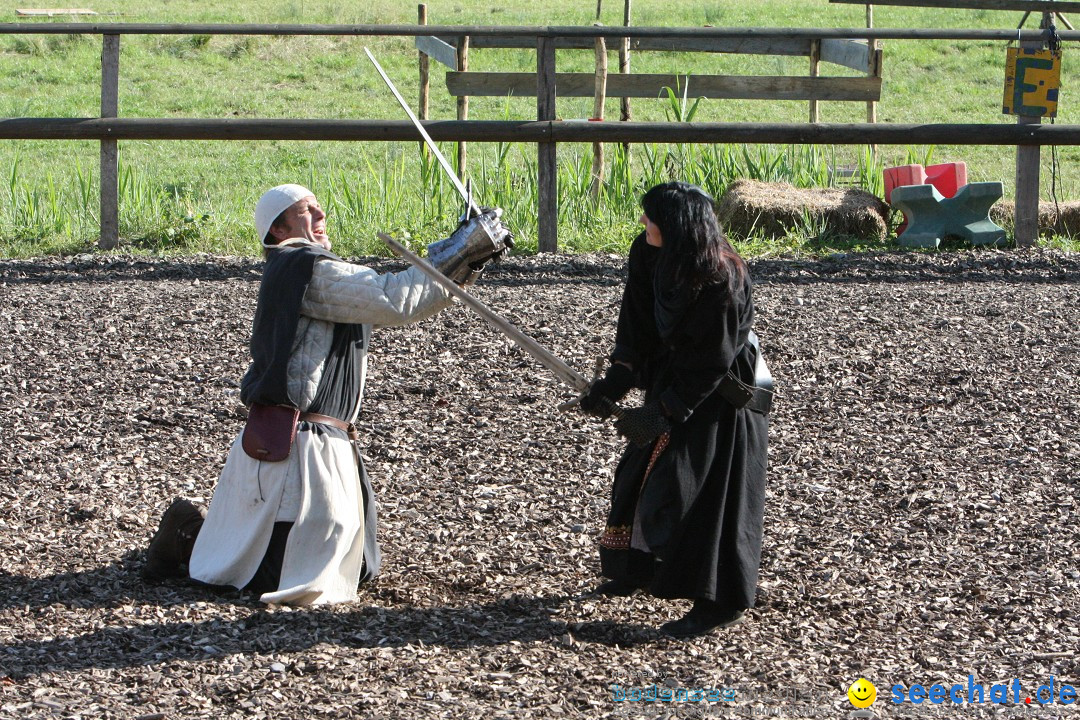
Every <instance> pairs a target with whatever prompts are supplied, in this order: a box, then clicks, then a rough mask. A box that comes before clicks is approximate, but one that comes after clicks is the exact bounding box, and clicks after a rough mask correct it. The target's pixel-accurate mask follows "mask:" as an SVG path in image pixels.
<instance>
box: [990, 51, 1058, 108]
mask: <svg viewBox="0 0 1080 720" xmlns="http://www.w3.org/2000/svg"><path fill="white" fill-rule="evenodd" d="M1060 88H1061V51H1060V50H1059V51H1057V52H1051V51H1050V50H1033V49H1027V48H1015V47H1011V48H1009V49H1008V55H1007V57H1006V60H1005V97H1004V99H1003V100H1002V103H1001V105H1002V107H1001V112H1003V113H1005V114H1006V115H1031V116H1034V117H1054V116H1056V115H1057V103H1058V90H1059V89H1060Z"/></svg>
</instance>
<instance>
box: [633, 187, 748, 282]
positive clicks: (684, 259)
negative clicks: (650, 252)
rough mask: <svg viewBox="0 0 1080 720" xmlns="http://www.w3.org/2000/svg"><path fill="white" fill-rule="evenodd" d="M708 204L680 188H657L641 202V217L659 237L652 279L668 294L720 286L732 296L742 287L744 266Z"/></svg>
mask: <svg viewBox="0 0 1080 720" xmlns="http://www.w3.org/2000/svg"><path fill="white" fill-rule="evenodd" d="M713 202H714V201H713V199H712V196H711V195H709V194H708V193H707V192H705V191H704V190H702V189H701V188H699V187H698V186H697V185H691V184H690V183H685V182H666V183H663V184H662V185H657V186H655V187H653V188H652V189H651V190H649V191H648V192H647V193H645V195H644V197H642V198H641V207H642V209H643V210H644V211H645V216H646V217H648V218H649V219H650V220H652V222H653V223H654V224H655V225H656V226H657V227H658V228H659V229H660V234H661V235H662V236H663V240H664V244H663V247H661V248H660V258H659V264H658V268H657V270H658V273H657V274H658V276H659V277H658V278H657V279H658V281H659V282H660V283H662V284H663V285H666V286H667V288H666V289H667V290H669V291H670V290H673V289H674V288H676V287H682V288H686V289H688V290H689V291H690V292H691V293H692V294H696V293H697V291H698V290H699V289H700V288H701V287H703V286H705V285H712V284H720V285H723V286H726V287H727V288H728V290H729V291H731V292H736V291H737V290H738V289H739V287H740V286H741V284H742V281H743V277H744V276H745V274H746V263H744V262H743V259H742V258H741V257H739V254H738V253H737V252H735V248H733V247H732V246H731V243H730V242H728V239H727V236H726V235H725V234H724V231H723V229H722V228H721V227H720V221H719V220H717V219H716V210H715V209H714V207H713ZM658 289H661V288H660V287H658Z"/></svg>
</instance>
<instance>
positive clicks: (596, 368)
mask: <svg viewBox="0 0 1080 720" xmlns="http://www.w3.org/2000/svg"><path fill="white" fill-rule="evenodd" d="M603 371H604V357H603V356H602V355H598V356H597V358H596V362H595V363H594V364H593V376H592V380H591V381H590V382H589V384H588V385H586V386H585V387H584V388H582V391H581V395H578V396H577V397H576V398H573V399H572V400H567V401H566V402H564V403H561V404H559V406H558V409H559V410H562V411H564V412H565V411H568V410H570V409H571V408H574V407H577V406H579V405H581V398H583V397H584V396H585V393H587V392H588V391H589V388H590V387H591V386H592V384H593V383H594V382H596V381H597V380H599V379H600V375H601V373H603ZM600 405H601V407H603V408H604V409H605V410H607V413H608V415H609V416H614V417H616V418H618V419H620V420H621V419H622V416H623V412H624V411H623V409H622V407H621V406H620V405H619V404H618V403H615V402H612V401H611V400H610V399H608V398H606V397H602V398H600Z"/></svg>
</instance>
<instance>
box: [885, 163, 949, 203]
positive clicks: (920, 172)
mask: <svg viewBox="0 0 1080 720" xmlns="http://www.w3.org/2000/svg"><path fill="white" fill-rule="evenodd" d="M883 175H884V176H885V202H887V203H888V202H890V200H891V199H892V191H893V188H896V187H900V186H902V185H925V184H926V170H925V169H923V166H922V165H899V166H897V167H891V168H885V171H884V173H883ZM939 192H940V191H939ZM890 204H891V203H890Z"/></svg>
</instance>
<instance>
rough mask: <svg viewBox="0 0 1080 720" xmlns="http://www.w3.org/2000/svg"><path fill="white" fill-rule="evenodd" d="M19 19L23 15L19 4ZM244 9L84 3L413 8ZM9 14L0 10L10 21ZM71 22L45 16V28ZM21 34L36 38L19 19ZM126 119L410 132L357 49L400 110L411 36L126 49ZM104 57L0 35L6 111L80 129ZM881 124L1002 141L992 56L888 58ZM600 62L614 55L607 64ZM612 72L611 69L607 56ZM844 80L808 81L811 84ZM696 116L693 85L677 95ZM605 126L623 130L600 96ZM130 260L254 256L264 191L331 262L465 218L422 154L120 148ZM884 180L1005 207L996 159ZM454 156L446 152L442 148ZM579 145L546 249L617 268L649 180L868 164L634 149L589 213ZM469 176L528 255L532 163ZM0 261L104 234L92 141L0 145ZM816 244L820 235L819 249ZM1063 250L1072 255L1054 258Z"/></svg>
mask: <svg viewBox="0 0 1080 720" xmlns="http://www.w3.org/2000/svg"><path fill="white" fill-rule="evenodd" d="M23 5H24V4H20V5H18V7H21V6H23ZM377 5H378V7H377V9H365V7H364V6H363V5H362V4H356V5H353V6H341V5H339V4H335V3H328V2H311V1H307V0H305V1H293V2H288V1H287V2H284V3H279V4H267V3H255V2H250V1H249V0H237V2H234V3H230V4H224V3H223V4H220V5H209V4H206V3H197V2H193V1H190V0H172V1H170V2H166V3H156V4H145V3H135V2H131V0H105V1H103V2H100V3H95V4H93V6H92V7H93V8H94V9H95V10H96V11H98V12H99V13H101V16H99V17H97V18H94V21H95V22H101V21H111V22H125V23H127V22H160V23H165V22H168V23H195V22H200V23H206V22H212V23H241V22H242V23H320V24H322V23H332V24H369V23H414V22H415V21H416V4H415V3H404V2H399V1H396V0H394V1H392V2H382V3H378V4H377ZM15 7H17V5H16V4H14V3H8V4H7V7H5V8H4V10H3V16H4V17H5V18H6V20H5V22H11V21H14V18H15ZM595 9H596V8H595V5H594V4H591V3H572V2H568V1H567V0H553V1H551V2H547V3H542V4H541V3H516V4H513V5H494V6H493V5H491V4H488V3H480V2H476V1H475V0H462V1H461V2H454V3H439V2H433V3H431V4H429V6H428V19H429V22H431V23H434V24H485V25H547V24H551V25H587V24H590V23H592V21H593V20H594V13H595ZM622 12H623V10H622V3H613V2H610V1H609V2H608V3H606V4H605V5H604V7H603V8H602V14H601V20H602V22H604V23H606V24H610V25H617V24H621V20H622ZM1020 15H1021V13H1018V12H1000V11H998V12H990V11H963V10H932V9H915V8H910V9H909V8H891V7H878V8H875V16H874V22H875V25H876V26H878V27H927V28H929V27H958V28H963V27H972V28H997V29H1000V28H1015V27H1016V25H1017V23H1018V22H1019V19H1020ZM61 20H64V21H66V20H68V18H57V19H56V21H61ZM23 22H48V21H47V20H34V21H23ZM633 22H634V24H635V25H638V26H646V25H664V26H701V25H706V24H708V25H714V26H728V27H753V26H780V27H787V26H800V27H864V26H865V9H864V7H863V6H861V5H841V4H835V5H834V4H830V3H828V2H827V1H826V0H767V1H762V2H756V3H735V2H721V3H713V4H711V5H709V6H705V5H704V4H702V3H700V2H690V1H688V0H674V1H669V2H663V3H660V2H655V1H648V2H642V1H641V0H639V1H638V2H637V3H635V5H634V17H633ZM121 44H122V47H121V63H120V65H121V67H120V115H121V116H125V117H202V118H210V117H214V118H217V117H223V118H227V117H265V118H371V119H393V120H401V119H404V115H403V114H402V112H401V110H400V108H398V107H397V105H396V103H395V102H394V100H393V97H392V96H391V94H390V93H389V91H388V90H387V89H386V88H385V86H384V85H383V84H382V82H381V80H380V79H379V78H378V76H377V74H376V73H375V71H374V68H373V67H372V66H371V65H370V63H369V62H368V61H367V59H366V57H365V56H364V54H363V47H364V46H365V45H367V46H369V47H371V49H372V50H373V51H374V52H375V53H376V56H377V57H378V58H379V60H380V62H381V63H382V64H383V65H384V66H385V67H386V68H387V70H388V72H389V73H390V74H391V77H393V78H394V79H395V81H396V83H397V85H398V86H399V88H401V90H402V92H403V93H404V94H405V95H406V97H407V98H409V99H410V100H412V101H415V99H416V97H417V87H418V71H417V56H416V52H415V50H414V49H413V46H412V39H411V38H335V37H312V38H282V37H234V36H182V35H181V36H123V38H122V41H121ZM1072 49H1073V48H1071V47H1070V46H1068V45H1066V46H1065V50H1064V62H1063V65H1064V68H1063V79H1062V86H1063V93H1062V103H1061V105H1060V107H1059V113H1058V118H1057V122H1059V123H1072V122H1076V119H1075V118H1076V117H1077V112H1076V111H1074V110H1072V108H1071V104H1070V102H1069V101H1070V95H1069V88H1070V87H1071V86H1072V82H1071V80H1072V79H1073V78H1075V77H1076V74H1077V73H1076V72H1075V71H1074V70H1073V68H1074V66H1075V63H1073V62H1071V61H1072V57H1071V50H1072ZM100 54H101V41H100V36H97V35H5V36H2V37H0V65H2V68H3V71H2V72H0V115H2V116H3V117H92V116H96V115H97V114H98V113H99V104H100ZM884 54H885V65H884V67H885V69H884V86H883V91H882V99H881V103H880V105H879V110H878V118H879V121H881V122H898V123H908V122H926V123H934V122H979V123H1012V122H1014V119H1013V118H1011V117H1008V116H1004V115H1002V114H1001V111H1000V106H1001V94H1002V84H1003V72H1004V62H1005V45H1004V43H989V42H945V41H942V42H932V41H926V42H915V41H902V42H901V41H895V42H886V43H885V44H884ZM612 58H614V53H613V54H612ZM592 63H593V58H592V53H591V52H574V51H565V52H563V51H560V53H559V57H558V65H559V69H560V71H589V70H591V69H592ZM632 63H633V70H634V71H635V72H693V73H729V74H748V75H754V74H798V75H805V74H807V72H808V65H809V63H808V60H806V59H805V58H778V57H759V56H745V55H742V56H722V55H707V54H700V53H697V54H676V53H638V54H635V55H634V57H633V60H632ZM612 65H613V66H614V65H615V62H614V60H613V61H612ZM432 67H433V71H432V95H431V117H432V118H453V117H454V116H455V104H454V99H453V98H452V97H450V96H449V94H448V93H447V92H446V89H445V85H444V84H443V70H442V69H441V66H439V65H438V64H437V63H432ZM470 69H472V70H514V69H518V70H533V69H535V54H534V53H533V52H529V51H496V50H478V51H474V52H473V53H472V54H471V57H470ZM840 73H845V74H847V73H850V71H845V70H842V69H839V68H835V67H834V66H833V67H830V66H823V74H840ZM690 95H691V99H692V98H693V89H692V88H691V91H690ZM535 112H536V110H535V100H534V99H533V98H518V99H501V98H473V99H472V100H471V102H470V117H471V118H473V119H503V118H513V119H528V118H533V117H535ZM606 112H607V115H608V116H609V117H612V116H617V114H618V101H615V100H609V101H608V105H607V110H606ZM678 112H679V110H678V108H676V107H675V106H673V105H672V103H670V102H669V101H667V100H664V99H657V100H635V101H634V119H635V120H649V119H652V120H663V119H665V118H671V117H673V116H675V115H677V114H678ZM558 114H559V116H560V117H563V118H584V117H588V116H589V115H591V114H592V100H591V99H575V98H568V99H562V100H560V101H559V105H558ZM806 116H807V104H806V103H805V102H785V101H782V102H763V101H742V102H740V101H721V100H710V101H703V102H701V103H700V104H699V105H698V106H697V109H696V115H695V116H694V119H695V120H702V121H734V122H743V121H778V122H802V121H805V119H806ZM864 117H865V105H863V104H862V103H836V102H834V103H822V106H821V119H822V120H823V121H825V122H861V121H862V120H863V119H864ZM120 148H121V149H120V154H121V237H122V240H123V243H124V244H123V249H125V250H127V251H132V250H135V251H148V252H164V253H190V252H200V251H201V252H213V253H230V254H247V253H254V252H255V250H256V246H255V244H254V238H253V232H252V230H251V229H250V212H251V208H252V207H253V205H254V202H255V199H256V198H257V197H258V195H259V193H260V192H261V191H262V190H263V189H265V188H266V187H268V186H270V185H273V184H276V183H279V182H290V181H295V182H301V183H304V184H307V185H308V186H309V187H311V188H312V189H313V190H314V191H316V192H317V193H318V194H319V195H320V196H321V197H322V199H323V201H324V204H326V205H327V206H328V207H329V208H330V211H331V213H330V220H331V223H332V229H331V232H332V235H333V236H334V237H335V238H336V246H337V248H338V249H339V250H340V251H342V252H343V253H345V254H368V253H374V252H380V251H381V248H380V247H379V243H378V241H377V240H374V232H375V231H376V230H386V231H391V232H395V233H397V234H399V235H407V236H409V237H412V238H414V239H416V240H417V241H427V240H431V239H434V238H436V237H439V236H441V235H442V234H445V232H446V231H447V230H448V229H449V228H450V227H451V226H452V224H453V220H454V218H455V217H456V215H457V213H458V210H459V208H458V205H459V203H458V202H457V200H456V199H455V196H454V194H453V192H452V190H451V188H450V187H449V184H448V183H446V182H444V181H442V180H441V178H440V177H439V176H438V173H437V171H436V169H435V168H433V167H431V166H425V165H424V164H423V163H422V161H421V155H420V152H419V151H418V147H417V145H416V144H415V143H330V142H223V141H214V142H210V141H206V142H179V141H173V142H165V141H161V142H135V141H126V142H122V143H121V144H120ZM879 150H880V152H879V155H878V157H877V159H876V162H877V168H876V169H873V170H871V171H870V172H868V173H867V175H866V177H865V178H864V179H863V182H864V184H866V185H868V186H870V187H874V186H875V184H879V183H880V167H882V166H888V165H895V164H903V163H905V162H908V161H911V160H914V161H918V162H921V161H925V160H927V159H929V160H930V161H934V162H946V161H954V160H964V161H966V162H967V163H968V172H969V179H970V180H971V181H982V180H998V181H1002V182H1003V183H1004V184H1005V187H1006V197H1010V196H1011V194H1012V185H1013V174H1014V154H1015V151H1014V149H1012V148H1002V147H978V146H966V147H932V148H931V147H918V148H915V147H882V148H880V149H879ZM444 152H445V153H446V154H447V155H448V156H450V155H452V154H453V153H452V148H451V147H450V146H449V145H448V146H446V147H444ZM589 152H590V151H589V147H588V146H585V145H562V146H560V150H559V153H560V171H559V177H560V196H561V200H560V227H559V237H560V247H561V248H565V249H567V250H610V251H615V252H617V251H620V250H622V249H624V248H625V246H626V243H627V241H628V239H629V237H630V236H631V234H632V233H633V226H634V222H635V220H636V218H637V214H638V213H637V210H636V206H635V203H636V197H637V196H638V195H639V194H640V192H641V191H642V189H643V188H645V187H647V186H648V185H649V184H651V183H652V182H654V181H657V180H664V179H670V178H673V177H682V178H687V177H688V178H690V179H699V180H701V181H702V182H705V183H706V184H707V185H709V186H710V189H712V190H714V191H716V192H719V191H722V190H723V187H724V186H725V185H726V184H727V183H728V182H730V181H731V180H732V179H734V178H735V177H739V176H754V177H763V178H766V179H789V180H792V181H795V182H798V183H800V184H813V183H815V182H821V181H824V179H825V178H827V177H828V174H829V172H828V169H829V167H830V166H833V167H839V166H849V167H850V166H856V165H858V164H859V162H860V158H863V157H864V155H865V148H862V147H837V148H828V147H821V148H799V149H785V148H777V147H773V148H763V147H752V148H746V149H745V150H744V149H743V148H739V147H736V148H730V147H706V146H691V147H685V148H680V147H666V146H663V145H657V146H652V147H645V148H636V149H635V150H634V152H633V153H632V162H631V163H630V164H629V165H627V164H626V163H622V164H620V163H614V164H613V165H614V167H612V164H609V168H611V169H609V173H610V176H609V178H608V179H607V180H608V182H607V186H606V188H605V195H604V198H603V200H602V202H601V203H600V205H599V206H598V207H593V206H592V205H591V204H590V203H589V202H588V200H587V198H585V197H584V196H583V194H582V192H581V191H582V188H584V187H587V184H588V162H589V159H590V155H589ZM1056 154H1057V161H1058V162H1057V178H1056V183H1055V184H1056V188H1057V197H1058V199H1060V200H1068V199H1073V198H1075V197H1076V196H1077V194H1078V190H1077V182H1078V179H1080V175H1078V171H1077V170H1076V166H1077V163H1076V162H1075V161H1076V159H1077V154H1078V151H1077V148H1073V147H1065V148H1059V149H1058V150H1057V153H1056ZM469 156H470V164H469V170H470V174H471V175H472V176H473V177H474V179H475V181H476V184H477V192H478V195H479V197H480V198H481V200H482V201H483V202H485V203H489V204H495V203H498V204H501V205H503V206H504V207H505V208H506V209H507V216H508V218H509V220H510V222H511V223H512V225H513V226H514V227H515V229H516V230H517V232H518V234H519V236H520V238H521V247H522V248H523V249H525V250H528V249H530V248H534V247H535V228H536V218H535V204H534V200H533V197H534V193H535V157H536V153H535V149H534V147H533V146H526V145H522V146H518V145H512V146H510V145H503V146H498V145H495V144H491V145H486V146H482V145H478V144H473V145H470V149H469ZM1043 158H1044V163H1043V167H1044V175H1043V178H1044V179H1043V196H1044V198H1045V199H1050V189H1051V182H1050V175H1051V170H1052V168H1051V152H1050V149H1049V148H1046V149H1044V152H1043ZM0 172H3V173H4V175H5V178H6V182H5V183H3V184H0V198H2V199H3V202H2V203H0V253H3V254H4V255H8V256H12V255H39V254H44V253H56V252H62V253H70V252H79V251H84V250H86V249H88V248H90V247H92V245H93V243H94V241H95V240H96V236H97V223H98V218H97V202H98V185H97V173H98V147H97V143H94V142H69V141H34V142H31V141H3V142H0ZM823 231H825V232H823ZM1057 242H1059V243H1060V242H1065V244H1066V245H1068V244H1069V241H1057ZM743 247H744V249H745V250H746V251H747V252H749V253H752V254H767V253H799V252H811V253H814V252H827V251H831V250H833V249H835V248H851V247H860V245H859V243H858V242H857V241H854V240H851V239H844V238H837V237H835V236H831V235H829V233H828V232H827V228H813V227H807V228H795V229H793V232H792V236H791V237H790V238H787V239H785V240H782V241H765V240H761V239H751V240H750V241H748V242H747V243H746V244H744V245H743Z"/></svg>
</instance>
